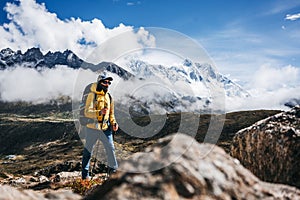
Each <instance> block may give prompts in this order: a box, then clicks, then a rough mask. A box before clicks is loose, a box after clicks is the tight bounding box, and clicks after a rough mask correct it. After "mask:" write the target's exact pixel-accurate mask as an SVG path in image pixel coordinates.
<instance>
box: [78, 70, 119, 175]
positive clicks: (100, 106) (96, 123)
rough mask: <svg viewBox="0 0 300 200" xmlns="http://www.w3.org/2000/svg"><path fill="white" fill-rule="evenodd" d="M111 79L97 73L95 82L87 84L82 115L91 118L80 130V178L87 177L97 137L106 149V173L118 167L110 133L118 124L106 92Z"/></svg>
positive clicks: (112, 104) (112, 105) (115, 129)
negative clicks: (83, 136) (82, 134)
mask: <svg viewBox="0 0 300 200" xmlns="http://www.w3.org/2000/svg"><path fill="white" fill-rule="evenodd" d="M111 81H113V78H112V77H107V76H106V75H105V74H103V75H99V77H98V79H97V82H96V83H92V84H90V86H88V87H90V92H89V94H88V96H87V99H86V105H85V109H84V115H85V116H86V117H87V118H90V119H93V120H92V121H91V122H90V123H87V124H86V126H84V127H82V131H85V133H86V143H85V147H84V150H83V156H82V179H89V167H90V159H91V153H92V150H93V147H94V145H95V144H96V142H97V139H100V140H101V141H102V143H103V145H104V148H105V151H106V155H107V160H108V166H109V170H108V173H109V174H110V173H113V172H115V171H116V169H117V168H118V163H117V159H116V156H115V147H114V143H113V134H112V131H117V130H118V124H117V122H116V119H115V116H114V103H113V101H112V98H111V96H110V94H109V93H108V87H109V85H110V84H111Z"/></svg>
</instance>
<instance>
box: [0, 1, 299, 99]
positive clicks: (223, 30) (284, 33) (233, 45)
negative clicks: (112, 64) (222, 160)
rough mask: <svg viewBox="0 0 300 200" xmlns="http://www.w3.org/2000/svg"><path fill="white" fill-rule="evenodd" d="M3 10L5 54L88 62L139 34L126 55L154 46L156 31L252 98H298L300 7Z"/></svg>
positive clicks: (18, 6) (93, 4)
mask: <svg viewBox="0 0 300 200" xmlns="http://www.w3.org/2000/svg"><path fill="white" fill-rule="evenodd" d="M0 7H1V9H0V35H1V37H0V49H3V48H7V47H9V48H11V49H13V50H18V49H21V50H22V52H24V51H26V49H28V48H31V47H33V46H36V47H40V48H41V50H42V51H43V52H44V53H46V52H48V51H57V50H59V51H63V50H65V49H71V50H72V51H73V52H75V53H76V54H77V55H78V56H79V57H81V58H83V59H88V58H90V54H91V53H90V52H92V51H93V50H94V49H95V48H96V47H97V46H100V45H102V44H103V43H105V41H107V40H109V39H110V38H112V37H115V36H118V35H119V34H122V33H124V32H128V31H129V32H130V31H133V30H134V29H135V30H136V29H137V30H139V31H138V32H137V33H134V34H132V35H130V36H128V40H129V41H133V42H132V43H130V44H131V45H132V46H131V47H130V48H129V47H127V46H126V44H124V45H123V46H124V49H127V48H129V49H132V48H135V47H140V45H141V42H140V41H142V44H143V45H145V44H146V45H148V46H155V44H154V43H155V39H153V38H151V37H150V36H149V33H148V32H147V27H158V28H164V29H169V30H172V31H175V32H178V33H180V34H183V35H184V36H186V37H188V38H190V39H191V40H192V41H195V42H196V43H197V44H199V45H200V46H201V47H203V49H204V50H205V51H206V53H207V54H208V55H209V56H210V58H211V59H212V60H213V62H214V63H215V65H216V67H217V69H218V70H219V72H220V73H222V74H224V75H226V76H227V77H229V78H230V79H232V80H234V81H235V82H237V83H238V84H240V85H241V86H242V87H244V88H245V89H247V90H249V92H250V93H252V94H253V96H255V95H257V96H260V94H261V93H260V92H262V93H267V95H268V98H267V100H266V101H268V100H270V99H272V98H274V95H275V96H276V95H277V96H276V98H277V99H278V101H284V100H286V99H287V98H288V97H290V98H300V95H299V94H298V93H297V92H295V91H298V89H299V88H300V87H299V86H300V1H299V0H264V1H261V0H251V1H244V0H239V1H237V0H138V1H136V0H132V1H129V0H72V1H71V0H64V1H61V0H20V1H14V0H8V1H7V0H1V1H0ZM142 27H145V29H143V28H142ZM118 45H119V46H118V47H120V43H118ZM120 48H121V47H120ZM90 59H91V58H90ZM258 91H260V92H258ZM244 104H245V103H244ZM265 104H267V102H265Z"/></svg>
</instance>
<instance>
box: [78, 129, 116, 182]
mask: <svg viewBox="0 0 300 200" xmlns="http://www.w3.org/2000/svg"><path fill="white" fill-rule="evenodd" d="M81 131H85V132H86V142H85V146H84V150H83V156H82V171H81V172H82V179H85V178H87V177H88V176H89V168H90V159H91V156H92V151H93V147H94V145H95V144H96V142H97V140H98V139H100V140H101V142H102V143H103V145H104V148H105V152H106V155H107V162H108V166H109V167H110V168H113V169H117V168H118V163H117V159H116V155H115V146H114V143H113V134H112V131H111V127H109V128H108V129H107V130H106V131H100V130H96V129H91V128H87V127H82V130H81Z"/></svg>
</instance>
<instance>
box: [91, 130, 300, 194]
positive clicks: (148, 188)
mask: <svg viewBox="0 0 300 200" xmlns="http://www.w3.org/2000/svg"><path fill="white" fill-rule="evenodd" d="M146 152H148V153H149V156H148V157H147V156H143V155H141V154H139V153H137V154H134V155H133V157H132V159H130V160H127V161H123V162H122V163H121V165H120V168H121V169H127V171H119V172H117V173H116V174H113V176H111V177H110V179H109V180H108V181H106V182H105V183H104V184H103V185H101V186H98V187H97V188H96V189H95V190H94V191H93V192H92V193H90V194H89V195H88V196H86V197H85V199H87V200H89V199H93V200H95V199H116V200H118V199H120V200H121V199H122V200H126V199H128V200H129V199H130V200H132V199H139V200H140V199H153V200H154V199H170V200H176V199H205V200H206V199H207V200H210V199H222V200H227V199H228V200H231V199H245V200H246V199H247V200H249V199H270V200H271V199H272V200H273V199H300V191H299V190H297V189H296V188H294V187H290V186H285V185H276V184H271V183H266V182H263V181H261V180H259V179H258V178H257V177H256V176H254V175H253V174H252V173H251V172H250V171H249V170H247V169H246V168H244V167H243V166H242V165H241V164H240V163H239V161H238V160H237V159H234V158H232V157H231V156H230V155H228V154H226V153H225V151H224V150H223V149H222V148H220V147H217V146H215V145H211V144H199V143H197V142H196V140H194V139H193V138H191V137H190V136H187V135H183V134H176V135H175V136H169V137H167V138H163V139H161V140H159V141H158V143H157V144H156V145H155V146H152V147H150V148H148V149H147V151H146ZM168 163H171V164H170V165H168V166H167V167H163V168H161V169H158V170H156V171H151V169H153V166H159V165H161V164H162V166H163V165H167V164H168ZM135 170H138V171H147V170H149V172H144V173H134V171H135Z"/></svg>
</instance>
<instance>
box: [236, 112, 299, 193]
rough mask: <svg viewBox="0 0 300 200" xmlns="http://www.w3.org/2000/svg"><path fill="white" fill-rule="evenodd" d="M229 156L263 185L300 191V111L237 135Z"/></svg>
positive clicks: (278, 116)
mask: <svg viewBox="0 0 300 200" xmlns="http://www.w3.org/2000/svg"><path fill="white" fill-rule="evenodd" d="M230 154H231V155H232V156H233V157H235V158H237V159H239V160H240V162H241V163H242V164H243V165H244V166H245V167H246V168H247V169H249V170H250V171H251V172H253V173H254V174H255V175H256V176H257V177H259V178H260V179H262V180H264V181H268V182H275V183H282V184H288V185H292V186H296V187H298V188H300V170H299V166H300V160H299V158H300V107H295V108H293V109H291V110H290V111H286V112H282V113H279V114H276V115H274V116H271V117H268V118H266V119H264V120H261V121H258V122H257V123H255V124H254V125H252V126H250V127H248V128H245V129H242V130H240V131H238V132H237V133H236V135H235V136H234V138H233V142H232V145H231V153H230Z"/></svg>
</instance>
